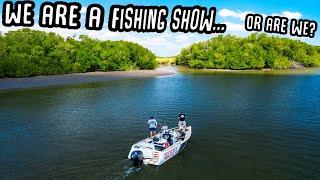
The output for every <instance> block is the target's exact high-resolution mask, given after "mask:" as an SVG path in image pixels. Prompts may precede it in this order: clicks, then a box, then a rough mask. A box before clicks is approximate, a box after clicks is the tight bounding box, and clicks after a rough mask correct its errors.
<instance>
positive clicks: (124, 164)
mask: <svg viewBox="0 0 320 180" xmlns="http://www.w3.org/2000/svg"><path fill="white" fill-rule="evenodd" d="M0 101H1V104H0V179H6V178H10V179H11V178H35V177H37V178H39V179H47V178H50V179H52V178H56V179H60V178H66V179H123V178H127V179H210V178H215V179H319V178H320V76H318V75H290V76H279V75H252V74H251V75H245V74H241V75H240V74H203V73H202V74H178V75H174V76H167V77H157V78H150V79H140V80H124V81H114V82H105V83H93V84H86V85H76V86H63V87H55V88H43V89H33V90H21V91H13V92H5V93H0ZM181 110H182V111H184V112H185V113H186V114H187V120H188V123H189V124H191V125H192V127H193V135H192V138H191V140H190V142H189V144H188V145H187V147H186V149H185V150H184V151H183V152H182V153H181V154H179V155H177V156H176V157H175V158H174V159H171V160H170V161H168V162H167V163H165V164H164V165H163V166H160V167H149V166H145V167H142V168H133V167H131V165H130V162H129V161H128V160H126V156H127V153H128V151H129V149H130V146H131V145H132V144H133V143H134V142H136V141H138V140H140V139H142V138H144V137H145V136H147V135H148V131H147V127H146V120H147V118H148V117H149V116H150V115H153V116H154V117H155V118H156V119H158V120H159V121H160V123H161V124H166V125H169V126H175V125H176V124H177V118H176V116H177V114H178V113H179V111H181Z"/></svg>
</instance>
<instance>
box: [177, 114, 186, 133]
mask: <svg viewBox="0 0 320 180" xmlns="http://www.w3.org/2000/svg"><path fill="white" fill-rule="evenodd" d="M178 119H179V123H178V127H179V129H182V128H184V129H185V128H186V127H187V123H186V115H185V114H184V113H183V112H180V114H179V115H178Z"/></svg>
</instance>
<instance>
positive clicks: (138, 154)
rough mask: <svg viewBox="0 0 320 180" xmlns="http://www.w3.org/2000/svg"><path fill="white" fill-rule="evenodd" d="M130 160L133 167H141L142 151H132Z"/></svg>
mask: <svg viewBox="0 0 320 180" xmlns="http://www.w3.org/2000/svg"><path fill="white" fill-rule="evenodd" d="M130 159H131V162H132V164H133V165H134V166H141V165H142V163H143V153H142V151H132V153H131V156H130Z"/></svg>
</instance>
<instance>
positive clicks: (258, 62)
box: [176, 33, 320, 69]
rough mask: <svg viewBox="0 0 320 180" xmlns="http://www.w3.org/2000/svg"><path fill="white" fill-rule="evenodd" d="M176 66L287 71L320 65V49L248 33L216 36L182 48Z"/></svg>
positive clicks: (285, 39) (301, 43)
mask: <svg viewBox="0 0 320 180" xmlns="http://www.w3.org/2000/svg"><path fill="white" fill-rule="evenodd" d="M176 63H177V64H178V65H185V66H189V67H191V68H208V69H210V68H212V69H263V68H273V69H287V68H292V67H297V65H302V66H305V67H319V66H320V48H319V47H316V46H312V45H309V44H307V43H303V42H301V41H297V40H292V39H287V38H279V37H270V36H267V35H266V34H257V33H254V34H251V35H250V36H248V37H247V38H240V37H235V36H231V35H227V36H222V35H220V36H218V37H215V38H212V39H210V40H208V41H206V42H201V43H196V44H193V45H192V46H191V47H189V48H186V49H183V50H182V51H181V53H180V55H178V56H177V58H176Z"/></svg>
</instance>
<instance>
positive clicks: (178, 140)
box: [128, 126, 192, 166]
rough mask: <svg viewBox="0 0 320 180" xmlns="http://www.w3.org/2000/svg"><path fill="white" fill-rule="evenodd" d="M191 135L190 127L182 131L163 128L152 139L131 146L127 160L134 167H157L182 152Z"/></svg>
mask: <svg viewBox="0 0 320 180" xmlns="http://www.w3.org/2000/svg"><path fill="white" fill-rule="evenodd" d="M191 133H192V130H191V126H188V127H186V128H185V129H183V130H181V129H178V127H176V128H172V129H168V127H167V126H164V127H162V128H161V131H160V132H159V133H158V134H157V135H155V136H154V137H152V138H151V137H149V138H146V139H143V140H141V141H139V142H137V143H135V144H133V145H132V147H131V150H130V152H129V154H128V158H129V159H130V160H131V161H132V163H133V165H135V166H138V165H142V164H145V165H148V164H150V165H155V166H159V165H161V164H163V163H164V162H166V161H168V160H169V159H171V158H172V157H174V156H175V155H177V154H178V153H179V152H181V151H182V150H183V148H184V147H185V146H186V144H187V141H188V140H189V139H190V137H191Z"/></svg>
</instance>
